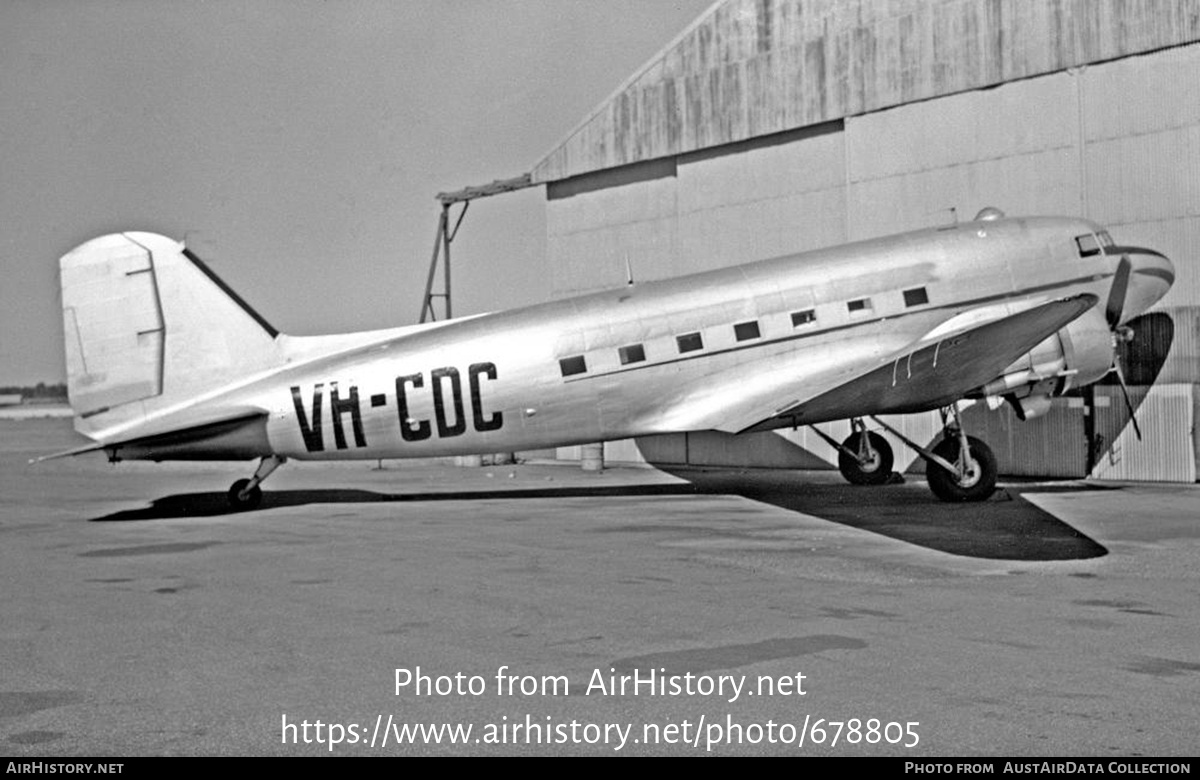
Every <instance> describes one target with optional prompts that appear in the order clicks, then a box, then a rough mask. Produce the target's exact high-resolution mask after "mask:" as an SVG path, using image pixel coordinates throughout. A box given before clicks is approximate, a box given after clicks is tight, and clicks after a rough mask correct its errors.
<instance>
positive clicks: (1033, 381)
mask: <svg viewBox="0 0 1200 780" xmlns="http://www.w3.org/2000/svg"><path fill="white" fill-rule="evenodd" d="M1114 355H1115V346H1114V345H1113V336H1112V332H1111V331H1110V330H1109V329H1108V323H1107V322H1105V320H1104V313H1103V312H1102V311H1100V310H1099V309H1091V310H1089V311H1087V312H1085V313H1084V314H1083V316H1081V317H1079V318H1078V319H1076V320H1075V321H1073V322H1071V323H1069V324H1068V325H1067V326H1066V327H1064V328H1062V329H1061V330H1059V331H1058V332H1057V333H1055V334H1054V335H1053V336H1050V337H1049V338H1047V339H1046V340H1044V341H1042V342H1041V343H1040V344H1038V345H1037V346H1036V347H1034V348H1033V349H1031V350H1030V351H1029V352H1027V353H1025V354H1024V355H1022V356H1021V357H1020V358H1018V359H1017V360H1016V361H1015V362H1014V363H1013V364H1012V365H1010V366H1009V367H1008V368H1006V369H1005V370H1004V372H1003V373H1002V374H1001V375H1000V378H998V379H994V380H992V381H991V382H988V383H987V384H986V385H984V387H983V395H985V396H987V395H998V396H1003V397H1004V399H1005V400H1007V401H1008V402H1009V403H1010V404H1012V406H1013V409H1014V410H1016V412H1017V417H1019V418H1020V419H1022V420H1027V419H1030V418H1033V417H1039V416H1041V415H1042V414H1045V413H1046V412H1047V411H1049V409H1050V398H1052V397H1054V396H1060V395H1063V394H1064V393H1066V392H1068V391H1070V390H1074V389H1076V388H1079V387H1084V386H1085V385H1090V384H1091V383H1093V382H1095V381H1096V380H1098V379H1100V378H1101V377H1103V376H1104V375H1105V374H1107V373H1108V372H1109V370H1110V369H1111V368H1112V366H1113V358H1114Z"/></svg>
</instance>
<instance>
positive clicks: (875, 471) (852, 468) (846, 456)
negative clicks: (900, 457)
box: [838, 431, 892, 485]
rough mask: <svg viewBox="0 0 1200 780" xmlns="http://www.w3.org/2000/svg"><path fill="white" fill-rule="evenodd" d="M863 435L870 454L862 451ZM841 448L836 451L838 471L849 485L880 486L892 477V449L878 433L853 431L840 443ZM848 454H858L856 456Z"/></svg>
mask: <svg viewBox="0 0 1200 780" xmlns="http://www.w3.org/2000/svg"><path fill="white" fill-rule="evenodd" d="M864 435H865V436H866V437H867V442H869V443H870V445H871V446H870V452H865V451H864V448H863V440H862V437H863V436H864ZM842 447H843V449H841V450H838V471H840V472H842V476H843V477H845V478H846V481H847V482H849V483H850V484H852V485H882V484H883V483H884V482H887V479H888V477H890V476H891V475H892V448H891V445H889V444H888V443H887V439H885V438H883V437H882V436H880V435H879V434H878V433H871V432H870V431H862V432H860V431H855V432H854V433H852V434H850V436H849V437H848V438H847V439H846V440H845V441H844V442H842ZM847 450H849V452H847ZM850 452H855V453H858V456H857V457H855V456H853V455H851V454H850Z"/></svg>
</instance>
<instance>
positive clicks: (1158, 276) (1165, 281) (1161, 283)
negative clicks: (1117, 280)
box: [1123, 247, 1175, 319]
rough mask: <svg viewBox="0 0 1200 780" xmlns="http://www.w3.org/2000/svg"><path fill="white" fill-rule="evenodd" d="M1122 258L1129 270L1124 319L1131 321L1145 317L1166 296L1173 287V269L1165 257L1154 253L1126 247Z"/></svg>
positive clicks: (1150, 250) (1143, 249) (1140, 248)
mask: <svg viewBox="0 0 1200 780" xmlns="http://www.w3.org/2000/svg"><path fill="white" fill-rule="evenodd" d="M1124 256H1125V257H1128V258H1129V262H1130V263H1131V265H1132V267H1131V269H1130V271H1131V273H1130V279H1129V291H1128V293H1127V295H1126V298H1125V306H1124V317H1123V319H1131V318H1133V317H1136V316H1138V315H1139V314H1144V313H1145V312H1146V310H1147V309H1149V308H1150V307H1151V306H1153V305H1154V304H1155V303H1157V302H1158V301H1160V300H1161V299H1162V297H1163V296H1164V295H1166V294H1167V291H1168V290H1170V289H1171V285H1172V284H1174V283H1175V266H1174V265H1172V263H1171V261H1170V259H1169V258H1168V257H1167V256H1166V255H1164V254H1163V253H1161V252H1156V251H1154V250H1153V249H1145V248H1142V247H1126V248H1125V249H1124Z"/></svg>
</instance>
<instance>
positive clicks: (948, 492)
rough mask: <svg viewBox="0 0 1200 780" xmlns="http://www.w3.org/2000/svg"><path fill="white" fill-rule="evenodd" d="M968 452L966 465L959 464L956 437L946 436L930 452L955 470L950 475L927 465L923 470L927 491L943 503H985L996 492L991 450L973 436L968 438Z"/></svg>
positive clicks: (933, 465) (934, 464)
mask: <svg viewBox="0 0 1200 780" xmlns="http://www.w3.org/2000/svg"><path fill="white" fill-rule="evenodd" d="M967 448H968V452H969V453H970V456H971V457H970V458H969V459H968V460H967V462H966V464H963V463H961V462H960V461H959V451H960V449H961V444H960V439H959V437H958V436H957V435H953V436H949V435H948V436H946V437H945V438H944V439H942V440H941V441H940V442H938V444H937V446H936V447H934V448H933V454H934V455H937V456H939V457H941V458H944V459H945V460H947V461H949V462H950V463H953V464H955V466H956V467H957V469H956V471H954V472H950V471H947V470H946V469H944V468H942V467H941V466H939V465H938V464H936V463H930V464H929V465H928V466H927V467H926V469H925V476H926V478H927V479H928V480H929V489H930V490H932V491H933V494H934V495H935V496H937V497H938V498H940V499H941V500H943V501H953V502H963V501H985V500H987V499H988V498H989V497H990V496H991V495H992V493H994V492H995V491H996V476H997V472H998V471H999V468H998V467H997V465H996V456H995V455H994V454H993V453H992V448H991V447H989V446H987V445H986V444H984V443H983V442H982V441H980V440H979V439H976V438H974V437H972V436H968V437H967Z"/></svg>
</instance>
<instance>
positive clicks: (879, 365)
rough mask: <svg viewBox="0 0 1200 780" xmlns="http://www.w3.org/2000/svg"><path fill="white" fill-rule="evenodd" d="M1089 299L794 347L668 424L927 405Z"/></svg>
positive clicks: (995, 369)
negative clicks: (873, 350)
mask: <svg viewBox="0 0 1200 780" xmlns="http://www.w3.org/2000/svg"><path fill="white" fill-rule="evenodd" d="M1098 300H1099V299H1098V298H1097V297H1096V296H1095V295H1090V294H1083V295H1077V296H1074V297H1071V298H1065V299H1061V300H1055V301H1050V302H1048V303H1042V304H1039V305H1035V306H1032V307H1029V308H1026V309H1024V310H1021V311H1017V312H1016V313H1011V311H1010V310H1009V309H1007V308H997V307H991V308H989V309H987V310H973V311H971V312H967V313H965V314H962V315H959V316H957V317H954V318H952V319H951V320H950V321H948V322H947V323H944V324H942V325H940V326H938V327H937V328H935V329H933V330H932V331H930V332H929V333H928V334H925V335H924V336H922V337H920V338H918V339H916V340H915V341H910V342H908V343H906V344H903V345H901V346H899V347H895V348H892V349H886V348H885V350H884V351H883V352H877V354H876V355H874V356H872V355H871V354H869V352H868V350H869V349H870V345H868V344H865V343H863V340H861V339H859V340H856V341H848V342H847V343H845V344H844V345H839V346H838V349H836V350H834V351H831V352H830V353H829V354H828V355H826V356H825V357H824V358H823V359H821V360H817V361H814V360H813V359H812V358H811V356H809V355H805V354H803V352H801V353H799V354H798V355H797V356H795V357H793V358H790V359H788V360H785V361H781V362H779V363H777V364H775V365H773V366H772V367H771V369H769V371H768V372H767V373H766V374H761V373H753V374H750V375H747V374H744V373H743V374H739V376H737V377H734V378H730V379H728V380H726V381H714V382H711V383H709V384H708V385H707V387H706V388H705V389H704V391H703V394H702V395H698V396H695V397H693V398H690V399H688V400H687V401H685V402H684V403H682V404H681V405H680V406H677V407H676V408H674V409H672V411H671V412H670V413H669V414H668V415H667V419H668V421H669V422H670V423H672V424H675V425H676V426H678V427H675V430H703V429H715V430H720V431H726V432H729V433H746V432H750V431H761V430H770V429H772V428H779V427H784V426H789V425H806V424H808V423H812V422H822V421H827V420H838V419H845V418H847V417H852V416H859V415H865V414H884V413H907V412H917V411H925V410H928V409H935V408H938V407H940V406H945V405H947V404H949V403H951V402H953V401H954V400H956V399H958V398H961V397H962V396H963V394H965V393H968V392H970V391H972V390H974V389H976V388H978V387H980V386H982V385H984V384H986V383H987V382H989V381H991V380H992V379H995V378H996V377H997V376H998V375H999V374H1000V372H1001V371H1003V370H1004V369H1005V368H1006V367H1008V366H1009V365H1011V364H1012V363H1013V361H1015V360H1016V359H1017V358H1019V357H1020V356H1021V355H1023V354H1025V353H1026V352H1028V351H1029V350H1031V349H1033V347H1035V346H1036V345H1037V344H1038V343H1039V342H1041V341H1042V340H1043V339H1045V338H1047V337H1049V336H1050V335H1052V334H1053V333H1055V332H1056V331H1057V330H1059V329H1060V328H1062V327H1063V326H1065V325H1066V324H1067V323H1069V322H1071V321H1072V320H1074V319H1076V318H1077V317H1079V316H1080V315H1081V314H1083V313H1084V312H1086V311H1087V310H1088V309H1090V308H1092V307H1093V306H1095V305H1096V303H1097V301H1098ZM856 342H857V343H856ZM875 346H876V347H877V346H878V345H875Z"/></svg>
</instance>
